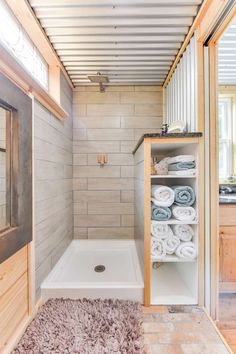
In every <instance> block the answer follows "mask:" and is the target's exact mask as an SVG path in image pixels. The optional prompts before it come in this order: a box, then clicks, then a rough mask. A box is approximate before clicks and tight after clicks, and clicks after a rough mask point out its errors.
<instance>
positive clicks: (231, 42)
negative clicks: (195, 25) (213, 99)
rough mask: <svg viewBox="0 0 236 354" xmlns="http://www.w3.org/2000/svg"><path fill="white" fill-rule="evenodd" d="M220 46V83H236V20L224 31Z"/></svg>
mask: <svg viewBox="0 0 236 354" xmlns="http://www.w3.org/2000/svg"><path fill="white" fill-rule="evenodd" d="M218 48H219V49H218V56H219V58H218V64H219V66H218V79H219V83H220V85H236V21H234V22H233V23H232V24H231V25H230V27H229V28H228V29H227V31H226V32H225V33H224V35H223V37H222V38H221V40H220V42H219V46H218Z"/></svg>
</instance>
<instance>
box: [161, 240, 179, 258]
mask: <svg viewBox="0 0 236 354" xmlns="http://www.w3.org/2000/svg"><path fill="white" fill-rule="evenodd" d="M163 242H164V245H165V249H166V253H167V254H173V253H175V251H176V249H177V247H178V246H179V245H180V239H179V238H178V237H177V236H169V237H167V238H166V239H164V240H163Z"/></svg>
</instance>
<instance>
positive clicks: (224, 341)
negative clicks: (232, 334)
mask: <svg viewBox="0 0 236 354" xmlns="http://www.w3.org/2000/svg"><path fill="white" fill-rule="evenodd" d="M203 311H204V312H205V314H206V315H207V317H208V319H209V321H210V322H211V323H212V325H213V326H214V328H215V330H216V332H217V333H218V335H219V337H220V338H221V340H222V342H223V343H224V345H225V347H226V349H227V350H228V351H229V354H234V352H233V351H232V349H231V348H230V346H229V344H228V343H227V342H226V340H225V338H224V336H223V335H222V333H221V332H220V330H219V328H218V327H217V325H216V322H215V321H213V319H212V318H211V316H210V315H209V313H208V312H207V310H206V308H205V307H203Z"/></svg>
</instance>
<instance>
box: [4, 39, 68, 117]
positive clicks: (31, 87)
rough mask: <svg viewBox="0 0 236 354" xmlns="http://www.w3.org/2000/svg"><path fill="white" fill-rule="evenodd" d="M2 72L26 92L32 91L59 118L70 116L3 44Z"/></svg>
mask: <svg viewBox="0 0 236 354" xmlns="http://www.w3.org/2000/svg"><path fill="white" fill-rule="evenodd" d="M0 72H1V73H2V74H3V75H5V76H6V77H7V78H8V79H9V80H11V81H12V82H13V83H14V84H15V85H16V86H18V87H19V88H20V89H21V90H23V91H24V92H25V93H27V94H29V93H31V94H32V95H33V96H34V97H35V98H36V99H37V100H38V101H39V102H40V103H41V104H42V105H43V106H44V107H46V108H47V109H48V110H49V111H50V112H51V113H52V114H53V115H55V116H56V117H57V118H58V119H64V118H65V117H67V116H68V113H67V112H66V111H65V110H64V109H63V108H62V107H61V105H60V104H58V103H57V102H56V100H55V99H54V98H53V97H52V96H51V95H50V94H49V93H48V92H47V91H46V90H45V89H44V88H43V86H41V85H40V84H39V83H38V82H37V81H36V80H35V79H34V78H33V77H32V75H31V74H30V73H29V72H28V71H27V70H26V69H25V68H24V67H23V66H22V65H21V64H20V63H19V62H18V61H17V60H16V59H15V58H14V57H13V56H12V55H11V54H10V53H9V52H8V51H7V50H6V49H5V48H4V47H3V45H1V44H0ZM59 88H60V87H59Z"/></svg>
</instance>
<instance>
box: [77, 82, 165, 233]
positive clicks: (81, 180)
mask: <svg viewBox="0 0 236 354" xmlns="http://www.w3.org/2000/svg"><path fill="white" fill-rule="evenodd" d="M162 122H163V100H162V88H161V87H158V86H110V87H107V88H106V92H105V93H100V92H99V89H98V87H97V86H83V87H82V86H81V87H80V88H77V89H76V91H75V92H74V96H73V171H74V173H73V184H74V187H73V189H74V191H73V196H74V237H75V238H133V237H134V158H133V156H132V150H133V148H134V146H135V143H136V142H137V140H138V139H139V138H140V136H141V135H142V134H143V133H145V132H156V131H159V130H160V127H161V126H162ZM99 153H100V154H101V153H105V154H107V155H108V163H107V165H105V166H104V167H100V166H99V165H98V163H97V154H99Z"/></svg>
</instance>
